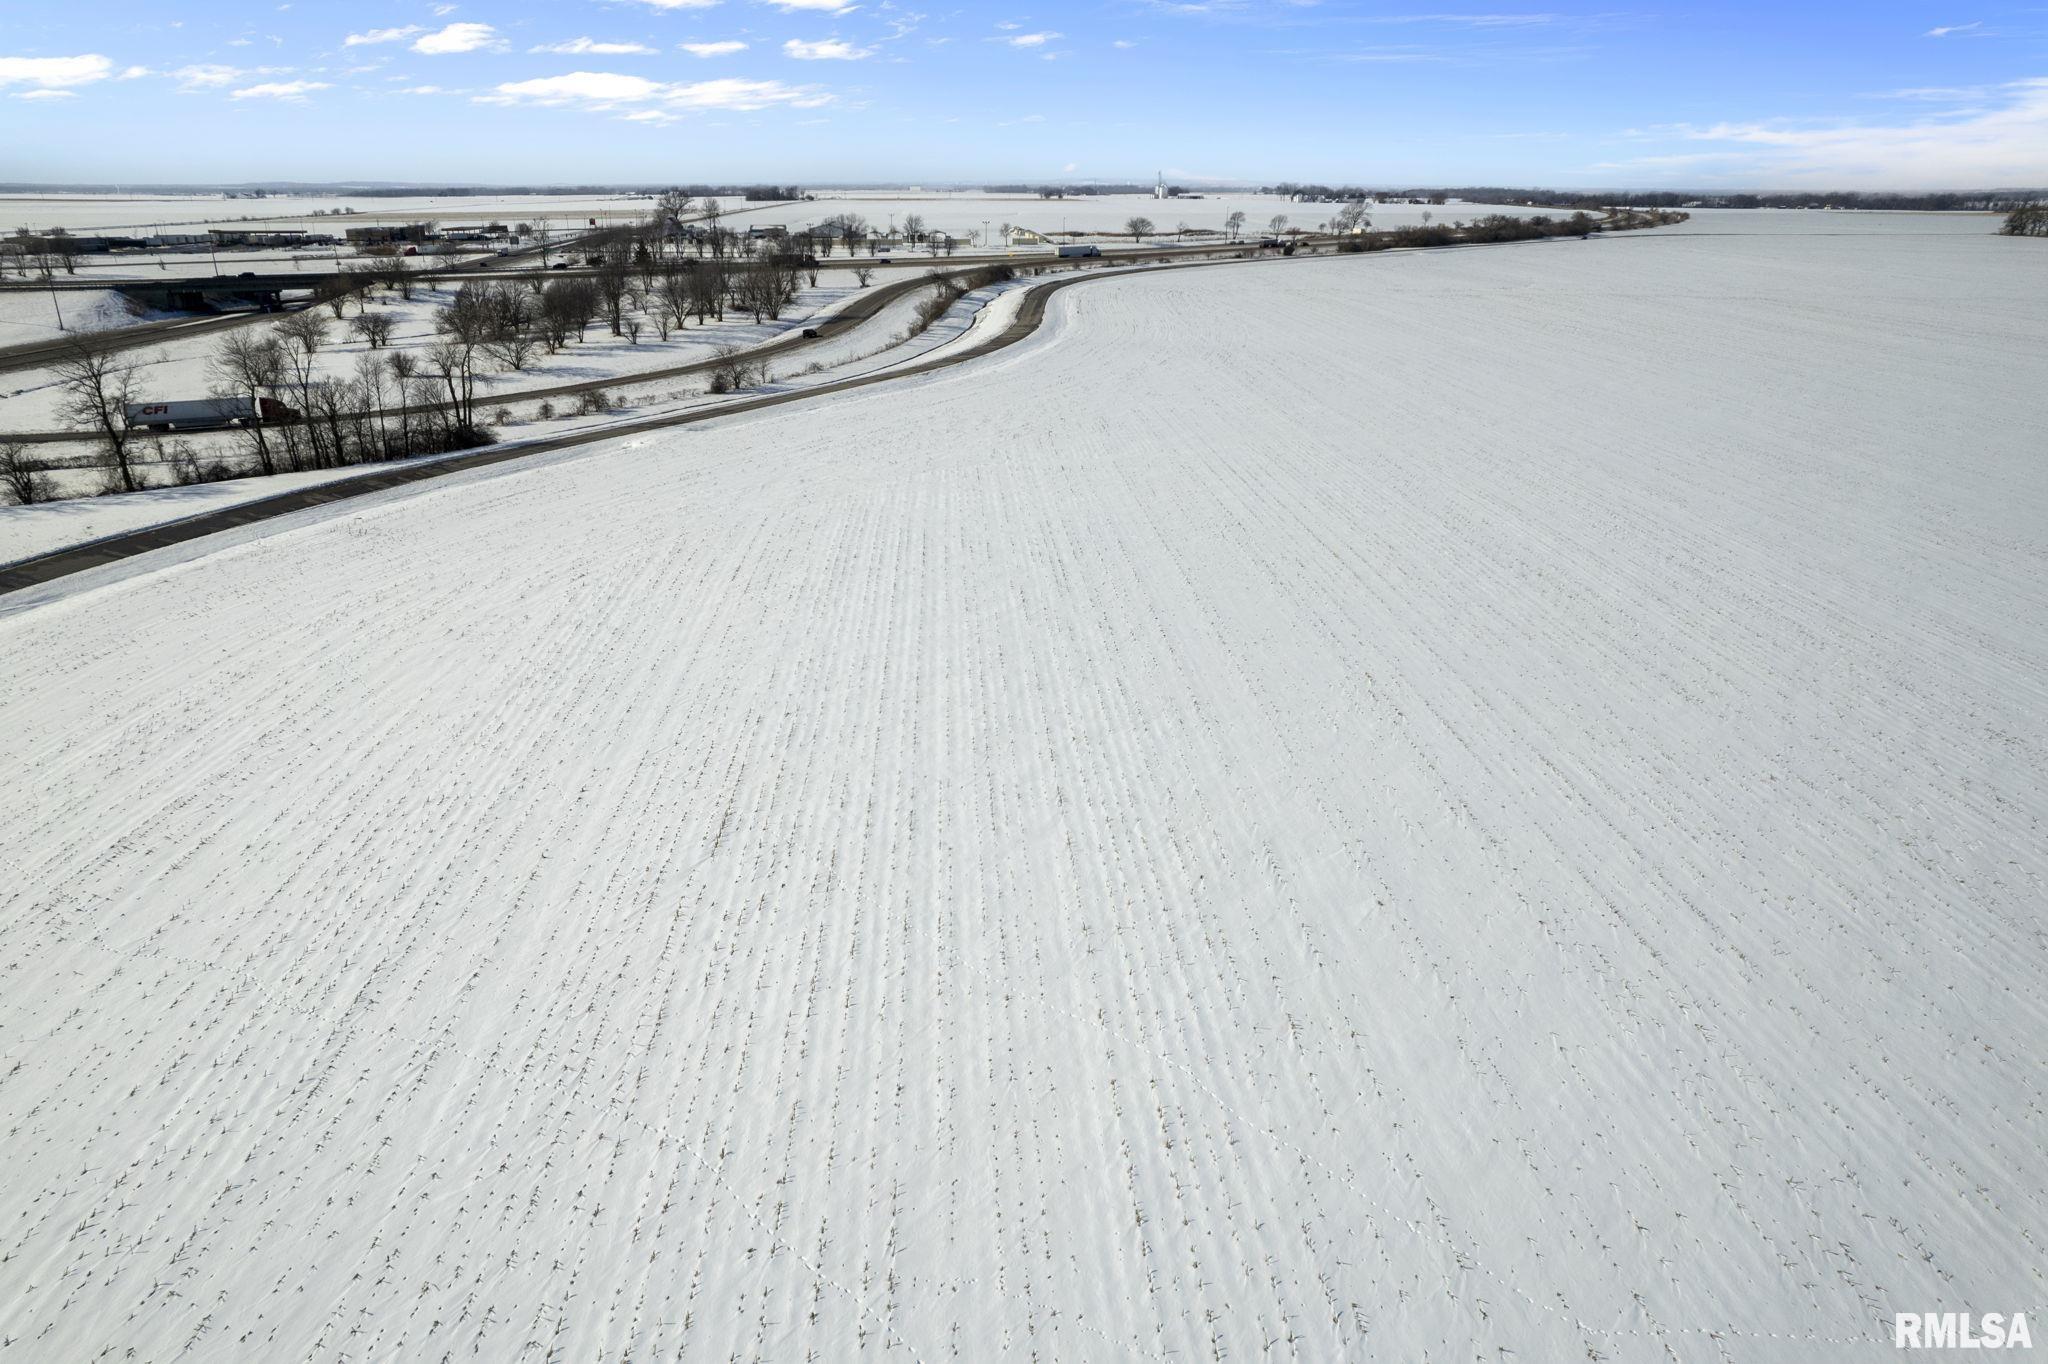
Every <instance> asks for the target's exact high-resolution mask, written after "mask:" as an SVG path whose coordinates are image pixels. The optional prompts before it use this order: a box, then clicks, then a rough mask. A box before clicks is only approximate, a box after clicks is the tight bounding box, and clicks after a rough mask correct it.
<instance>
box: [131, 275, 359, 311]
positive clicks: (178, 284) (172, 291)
mask: <svg viewBox="0 0 2048 1364" xmlns="http://www.w3.org/2000/svg"><path fill="white" fill-rule="evenodd" d="M344 278H346V276H342V275H334V274H317V275H316V274H306V273H304V272H299V273H295V274H289V275H259V274H254V273H249V274H241V275H214V276H211V277H209V278H203V279H161V280H109V281H106V282H105V283H104V284H103V285H102V286H101V287H103V288H109V289H113V290H115V291H116V292H118V293H120V294H121V295H123V296H124V297H127V298H131V299H133V300H135V302H137V303H139V304H141V305H142V306H143V307H145V308H148V309H151V310H153V311H155V312H178V313H219V312H229V311H234V310H239V309H244V308H257V309H260V310H262V311H264V312H276V311H277V310H278V309H280V308H282V307H283V306H284V295H285V293H286V291H287V290H292V291H301V292H302V291H307V290H312V289H318V288H319V287H320V286H321V285H323V284H326V283H327V282H329V281H330V280H338V279H344Z"/></svg>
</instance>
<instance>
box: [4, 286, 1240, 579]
mask: <svg viewBox="0 0 2048 1364" xmlns="http://www.w3.org/2000/svg"><path fill="white" fill-rule="evenodd" d="M1241 263H1244V262H1226V261H1213V260H1202V261H1186V262H1182V263H1180V264H1177V265H1161V266H1157V267H1154V270H1152V271H1148V272H1147V273H1148V274H1149V273H1156V272H1157V271H1166V270H1196V269H1201V268H1204V267H1206V266H1214V265H1224V264H1241ZM1126 277H1127V274H1126V272H1122V271H1116V272H1110V271H1101V272H1091V273H1087V274H1075V275H1069V276H1067V277H1065V278H1063V279H1056V280H1049V281H1047V282H1045V283H1043V284H1035V285H1032V286H1031V287H1030V288H1029V289H1028V290H1027V291H1026V292H1025V294H1024V299H1023V303H1022V305H1021V306H1020V307H1019V308H1018V310H1017V315H1016V317H1014V318H1012V319H1011V320H1010V322H1009V324H1008V325H1006V326H1005V327H1004V328H1003V329H1002V330H1001V331H999V332H997V333H995V334H994V335H993V336H990V337H987V338H985V339H984V340H981V341H978V342H976V343H974V344H973V345H971V346H966V347H963V348H962V349H960V350H958V351H955V352H953V353H952V354H950V355H945V356H941V357H939V358H937V359H932V360H926V361H923V362H921V363H919V364H914V365H907V366H905V367H904V368H902V369H895V370H886V371H883V372H881V373H877V374H867V375H859V376H856V377H853V378H848V379H839V380H835V381H833V382H830V383H824V384H819V385H817V386H816V387H814V388H806V389H800V390H798V391H796V392H792V393H771V394H764V395H762V396H760V397H755V398H743V399H741V400H739V401H737V402H732V403H723V404H720V405H719V406H717V407H709V408H696V409H693V410H691V411H688V412H676V413H670V414H667V415H664V416H659V417H647V418H643V419H641V420H639V421H631V422H623V423H621V424H619V425H616V426H607V427H605V428H603V429H602V430H597V431H584V432H577V433H574V434H571V435H566V436H555V437H551V438H549V439H546V440H538V441H530V442H523V443H521V444H518V445H511V446H505V447H502V448H497V449H490V450H480V451H477V452H476V453H474V454H466V455H449V456H443V457H439V458H431V459H424V460H420V461H418V462H417V463H413V464H408V465H406V466H405V467H403V468H399V469H390V470H385V471H382V472H379V473H374V474H364V475H363V476H362V477H360V478H351V479H345V480H343V481H341V482H338V483H328V484H323V485H321V486H319V487H313V488H303V489H299V490H297V491H294V492H288V493H279V494H278V495H277V496H275V497H266V498H262V499H260V500H258V501H254V502H244V503H242V504H241V505H239V506H234V507H224V508H222V509H221V510H219V511H213V512H205V513H202V514H200V515H198V516H191V517H187V518H185V519H184V520H182V521H171V522H167V523H165V524H163V525H160V526H150V527H146V528H144V529H142V530H136V531H129V532H127V533H125V534H122V535H115V536H110V537H108V538H107V539H104V540H97V541H94V542H93V543H91V544H86V545H75V546H72V547H70V548H67V549H60V550H54V551H52V552H50V553H48V554H43V555H39V556H37V557H35V558H33V559H24V560H22V561H21V562H19V563H16V564H11V565H9V566H8V567H6V568H4V569H0V596H4V595H6V594H7V593H11V592H19V591H22V590H23V589H25V588H30V587H35V586H38V585H40V584H42V583H47V582H51V581H54V580H55V579H58V578H63V577H67V576H69V575H71V574H73V573H80V572H83V571H84V570H86V569H88V568H97V567H99V566H100V565H102V564H110V563H115V562H117V561H119V560H122V559H127V558H132V557H134V556H135V555H138V554H146V553H148V552H149V551H150V550H153V549H162V548H164V547H165V546H168V545H177V544H183V543H184V542H186V541H188V540H196V539H199V538H200V537H201V536H205V535H212V534H214V533H215V532H217V531H223V530H229V529H232V528H234V527H236V526H246V525H251V524H253V523H255V522H258V521H266V520H269V519H270V518H272V517H276V516H284V515H286V514H288V513H290V512H295V511H301V510H303V509H305V508H307V507H318V506H324V505H325V504H327V503H330V502H342V501H346V500H348V499H350V498H355V497H362V496H364V495H366V494H368V493H374V492H382V491H383V490H385V489H386V488H396V487H400V486H402V485H404V484H407V483H417V482H420V481H422V480H424V479H429V478H439V477H441V476H442V475H445V474H452V473H459V472H461V471H463V470H466V469H480V468H483V467H485V466H486V465H491V464H502V463H505V462H507V461H509V460H515V459H525V458H527V457H529V456H531V455H541V454H547V453H549V452H551V451H555V450H567V449H571V448H573V447H575V446H579V445H594V444H596V443H598V442H599V441H607V440H616V439H619V438H620V437H623V436H631V435H636V434H639V433H641V432H646V431H659V430H663V429H666V428H668V427H675V426H692V425H695V424H696V423H698V422H706V421H712V420H714V419H716V418H719V417H730V416H733V415H735V414H737V413H741V412H757V411H760V410H761V409H763V408H769V407H780V406H782V405H783V404H785V403H796V402H805V401H808V400H810V399H812V398H816V397H821V396H823V395H825V394H828V393H845V392H848V391H850V390H852V389H856V388H866V387H868V386H870V385H873V384H883V383H891V382H894V381H895V380H898V379H906V378H910V377H912V376H914V375H919V374H930V373H933V372H935V371H938V370H942V369H950V368H952V367H953V366H955V365H961V364H965V363H966V362H967V361H969V360H978V359H980V358H981V357H982V356H985V355H991V354H994V353H995V352H996V351H999V350H1003V349H1006V348H1007V347H1010V346H1014V345H1016V344H1017V343H1018V342H1019V341H1022V340H1023V339H1024V338H1025V337H1027V336H1030V335H1031V334H1032V333H1034V332H1036V331H1037V330H1038V328H1039V326H1040V324H1042V323H1043V322H1044V320H1045V307H1046V303H1047V301H1048V300H1049V299H1050V298H1051V297H1052V296H1053V295H1054V294H1056V293H1058V292H1059V291H1060V290H1062V289H1068V288H1071V287H1073V286H1074V285H1076V284H1085V283H1088V282H1089V281H1091V280H1098V279H1122V278H1126Z"/></svg>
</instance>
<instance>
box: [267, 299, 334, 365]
mask: <svg viewBox="0 0 2048 1364" xmlns="http://www.w3.org/2000/svg"><path fill="white" fill-rule="evenodd" d="M277 334H278V335H279V336H281V337H283V338H284V339H285V341H286V343H287V344H290V345H294V346H297V347H298V348H299V349H300V350H303V351H304V352H305V353H306V354H307V356H308V357H310V356H312V354H313V353H314V352H315V351H317V350H319V349H320V347H321V346H322V345H324V344H325V343H326V341H327V319H326V318H324V317H322V316H320V314H318V313H316V312H314V311H313V310H312V309H311V308H308V309H306V310H305V311H303V312H296V313H290V314H287V315H286V316H284V317H281V318H279V319H278V320H277Z"/></svg>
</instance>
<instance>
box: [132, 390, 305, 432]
mask: <svg viewBox="0 0 2048 1364" xmlns="http://www.w3.org/2000/svg"><path fill="white" fill-rule="evenodd" d="M298 415H299V414H298V413H297V412H294V411H293V410H292V409H291V408H289V407H286V406H285V405H284V404H283V403H281V402H279V401H277V400H276V399H275V398H258V399H256V400H255V401H254V402H251V401H250V400H249V399H247V398H200V399H197V400H194V401H188V402H173V403H129V404H128V406H127V407H126V408H124V409H123V411H122V416H123V417H124V418H125V419H126V420H127V423H128V427H129V429H130V430H135V431H223V430H226V429H227V428H228V427H231V426H255V425H258V424H260V423H263V422H278V421H290V420H291V419H292V418H294V417H296V416H298Z"/></svg>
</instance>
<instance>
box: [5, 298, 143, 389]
mask: <svg viewBox="0 0 2048 1364" xmlns="http://www.w3.org/2000/svg"><path fill="white" fill-rule="evenodd" d="M160 316H163V314H161V313H152V312H150V311H148V310H147V309H144V308H137V307H133V306H131V305H130V304H129V302H128V300H127V299H125V298H123V297H121V295H119V294H117V293H115V292H114V291H113V290H112V289H78V290H65V291H63V292H62V293H60V294H58V295H57V298H56V301H55V302H52V300H51V296H50V294H49V293H48V292H47V291H44V290H36V291H33V292H31V291H28V290H20V289H6V290H0V346H20V345H27V344H30V343H31V342H36V341H48V340H51V339H53V338H55V337H59V336H62V335H64V334H65V333H66V332H96V331H104V330H105V329H107V328H108V327H132V326H134V325H135V324H136V323H137V322H146V321H148V320H149V319H151V318H153V317H160ZM60 321H61V322H62V323H63V325H62V326H61V327H60V326H59V325H58V323H59V322H60ZM0 382H5V381H4V379H0Z"/></svg>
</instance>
